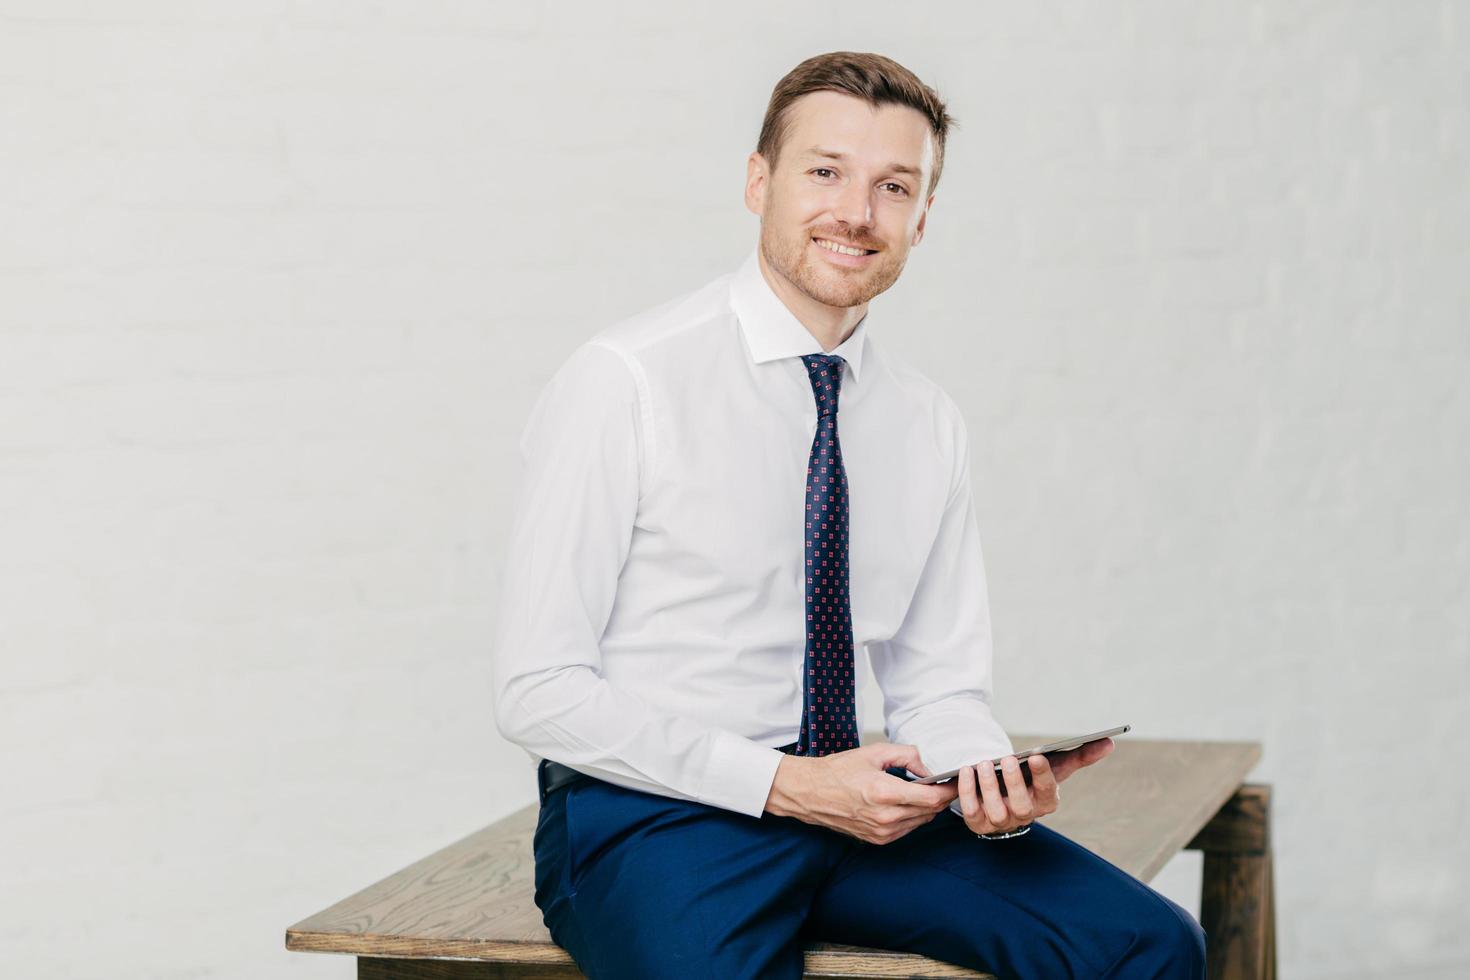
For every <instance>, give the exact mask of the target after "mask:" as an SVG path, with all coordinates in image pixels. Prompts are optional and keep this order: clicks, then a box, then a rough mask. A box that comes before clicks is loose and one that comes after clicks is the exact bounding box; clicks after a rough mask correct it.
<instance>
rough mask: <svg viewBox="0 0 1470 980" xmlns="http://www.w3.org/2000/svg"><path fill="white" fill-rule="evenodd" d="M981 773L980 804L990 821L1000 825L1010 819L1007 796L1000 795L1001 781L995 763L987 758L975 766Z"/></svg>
mask: <svg viewBox="0 0 1470 980" xmlns="http://www.w3.org/2000/svg"><path fill="white" fill-rule="evenodd" d="M975 768H976V769H978V770H979V773H980V806H981V807H982V808H983V809H984V810H985V816H986V817H988V818H989V820H990V822H991V823H993V824H995V825H997V826H999V825H1000V824H1003V823H1005V822H1006V821H1007V820H1009V819H1010V816H1011V812H1010V810H1008V809H1006V801H1005V798H1004V797H1002V796H1001V795H1000V783H999V782H998V781H997V780H996V778H995V764H994V763H993V762H991V761H990V760H989V759H986V760H985V761H984V762H982V763H980V765H978V766H976V767H975Z"/></svg>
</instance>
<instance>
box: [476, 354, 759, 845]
mask: <svg viewBox="0 0 1470 980" xmlns="http://www.w3.org/2000/svg"><path fill="white" fill-rule="evenodd" d="M638 379H639V376H638V374H637V373H636V372H635V371H634V370H633V367H632V366H631V365H630V364H629V363H628V361H627V360H625V357H624V355H623V354H622V353H621V352H620V351H618V350H616V349H614V348H612V347H609V346H606V345H602V344H599V343H596V342H592V341H589V342H587V343H584V344H583V345H582V346H580V347H578V348H577V349H576V350H575V351H574V352H573V353H572V354H571V356H570V357H569V358H568V359H567V360H566V361H565V362H564V363H563V364H562V366H561V367H560V368H559V369H558V370H557V372H556V373H555V374H554V375H553V377H552V378H551V380H550V381H549V382H548V383H547V385H546V387H545V388H544V389H543V390H542V392H541V394H540V396H539V397H538V399H537V401H536V403H535V405H534V407H533V408H532V411H531V416H530V419H529V421H528V422H527V424H526V427H525V429H524V431H523V433H522V436H521V440H520V455H521V460H522V464H523V470H522V474H521V479H520V482H519V485H518V489H517V493H516V500H515V505H514V506H515V512H514V518H513V520H512V523H511V529H510V535H509V542H508V548H507V557H506V562H505V566H504V584H503V586H502V588H501V603H500V611H499V621H498V624H497V628H496V639H495V646H494V651H493V654H492V664H491V677H492V686H493V695H494V710H495V722H496V727H497V729H498V730H499V731H500V733H501V735H503V736H504V737H505V738H507V739H508V740H510V741H512V742H515V743H517V744H519V745H521V746H522V747H524V748H525V749H526V750H527V751H529V752H531V753H533V754H535V755H537V756H541V757H543V758H548V759H553V760H555V761H557V762H561V763H563V764H565V765H569V766H572V767H573V768H576V769H578V770H580V771H582V772H586V773H588V774H590V775H593V776H596V777H597V778H600V779H603V780H605V781H607V782H610V783H614V784H617V785H620V786H624V787H627V788H630V789H636V790H641V791H644V792H648V793H654V794H658V795H662V796H669V797H675V798H679V799H688V800H695V801H698V802H703V803H708V804H711V805H713V806H718V807H723V808H725V809H729V810H734V811H737V812H740V813H746V814H749V815H751V816H757V817H758V816H760V814H761V813H762V812H764V810H765V803H766V799H767V797H768V795H769V793H770V788H771V784H772V782H773V780H774V778H775V774H776V768H777V767H778V766H779V764H780V761H781V758H782V754H781V752H780V751H779V750H777V749H774V748H770V747H768V746H764V745H761V744H759V743H757V742H755V741H753V740H751V739H749V738H746V737H745V736H743V735H740V734H738V733H736V732H733V731H728V730H725V729H721V728H715V727H711V726H708V725H705V724H702V723H701V722H699V721H697V720H695V719H693V718H689V717H685V716H682V715H678V714H673V713H669V712H668V711H666V710H661V709H656V708H654V707H653V706H652V705H650V704H649V703H648V702H647V701H646V700H644V699H643V698H640V697H639V696H638V694H637V692H636V691H633V690H626V689H622V688H620V687H617V686H614V685H612V684H610V683H608V681H607V680H605V679H604V678H603V677H602V673H601V664H602V658H601V652H600V649H599V640H600V638H601V636H602V633H603V631H604V630H605V629H606V627H607V623H608V620H609V618H610V616H611V615H612V611H613V606H614V601H615V598H616V593H617V585H618V577H619V574H620V572H621V570H622V567H623V564H624V562H625V561H626V560H627V557H628V553H629V548H630V545H631V542H632V535H633V527H634V519H635V517H636V515H637V511H638V501H639V488H640V468H641V467H642V466H643V465H646V460H645V444H646V442H645V438H644V432H643V427H644V426H645V425H647V422H646V420H645V415H644V413H643V402H642V400H641V398H640V392H639V384H638Z"/></svg>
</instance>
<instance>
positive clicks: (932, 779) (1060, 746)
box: [911, 725, 1133, 787]
mask: <svg viewBox="0 0 1470 980" xmlns="http://www.w3.org/2000/svg"><path fill="white" fill-rule="evenodd" d="M1132 727H1133V726H1132V725H1119V726H1118V727H1117V728H1109V729H1106V730H1104V731H1100V732H1093V733H1092V734H1091V735H1076V736H1074V737H1072V738H1064V739H1062V740H1061V741H1059V742H1048V743H1047V744H1046V745H1037V746H1034V747H1033V748H1029V749H1022V750H1021V751H1020V752H1017V753H1015V756H1016V761H1018V762H1021V761H1024V760H1025V758H1026V757H1027V756H1028V755H1046V754H1047V753H1048V752H1066V751H1067V750H1068V749H1075V748H1077V747H1078V746H1080V745H1086V744H1087V743H1088V742H1096V741H1097V740H1098V739H1103V738H1112V737H1113V736H1114V735H1122V734H1123V733H1124V732H1126V731H1128V730H1129V729H1131V728H1132ZM976 765H979V763H976ZM959 774H960V770H959V769H951V770H950V771H949V772H940V773H935V774H934V775H933V776H924V777H922V778H920V779H914V780H911V782H915V783H943V782H947V781H948V780H951V779H953V778H954V777H956V776H958V775H959ZM1021 776H1022V777H1023V778H1024V779H1025V780H1026V783H1027V785H1030V783H1031V767H1030V766H1026V765H1023V766H1022V767H1021ZM995 778H996V779H998V780H1000V781H1001V786H1002V787H1004V786H1005V779H1004V777H1003V776H1002V775H1001V769H1000V764H999V763H996V766H995Z"/></svg>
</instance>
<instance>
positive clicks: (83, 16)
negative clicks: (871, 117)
mask: <svg viewBox="0 0 1470 980" xmlns="http://www.w3.org/2000/svg"><path fill="white" fill-rule="evenodd" d="M1467 32H1470V14H1467V8H1466V6H1465V5H1464V4H1461V3H1455V2H1452V0H1442V2H1411V0H1403V2H1395V3H1382V2H1379V3H1373V2H1367V0H1363V2H1356V3H1348V2H1342V3H1335V4H1322V3H1308V2H1305V0H1299V2H1285V0H1282V2H1272V3H1255V4H1241V3H1232V2H1226V0H1210V2H1202V3H1196V4H1188V5H1185V4H1177V3H1164V2H1149V3H1144V2H1133V3H1117V4H1082V3H1066V4H1061V3H1033V4H996V3H986V4H973V3H959V2H946V3H931V4H925V5H922V6H919V7H907V8H894V7H892V6H891V5H884V4H876V3H871V2H865V0H864V2H857V0H855V2H852V3H849V4H846V5H843V6H842V7H840V8H831V7H810V8H793V7H791V6H790V5H789V4H777V3H762V4H757V5H755V7H754V9H750V5H742V6H739V7H730V8H728V9H723V8H722V9H719V10H715V9H713V8H710V7H708V5H697V4H679V3H657V4H654V3H645V4H639V5H635V6H633V7H631V8H629V7H628V6H627V5H622V6H619V5H613V4H603V3H577V4H569V3H564V2H558V3H555V4H550V3H548V4H534V3H525V4H494V5H479V4H453V3H442V4H428V3H422V2H420V3H412V4H410V3H406V2H398V3H388V4H373V5H357V4H346V3H342V4H331V3H306V4H297V3H286V2H276V3H262V2H256V3H250V4H227V3H207V4H197V3H166V2H155V3H147V2H141V0H139V2H132V3H114V4H89V3H62V2H56V0H47V2H34V0H33V2H29V3H26V2H14V0H5V2H0V177H3V179H0V228H3V233H0V656H3V666H4V671H3V674H0V760H3V761H0V767H3V768H0V776H3V783H0V785H3V786H4V787H5V791H4V793H3V794H0V842H3V843H0V868H3V870H4V877H5V879H6V887H5V888H3V889H0V960H3V965H4V972H5V973H7V974H15V975H34V976H66V977H92V976H96V977H101V976H109V977H111V976H131V977H149V978H186V977H187V978H197V977H242V978H243V977H254V976H262V975H270V976H284V975H288V974H290V975H298V976H302V977H327V976H337V977H342V978H345V977H348V976H350V975H351V973H352V967H351V964H350V962H349V961H348V960H346V959H343V958H331V957H311V956H303V955H299V954H288V953H286V952H284V950H283V949H282V937H283V932H284V928H285V926H286V925H288V924H290V923H292V922H294V921H296V920H297V919H298V918H301V917H303V916H305V915H306V914H308V913H311V912H314V911H316V910H317V909H318V908H320V907H322V906H324V905H325V904H327V903H329V902H331V901H334V900H336V899H337V898H340V897H342V896H343V895H344V894H346V893H347V892H349V891H351V890H354V889H356V888H358V887H360V886H362V885H364V884H366V883H368V882H369V881H371V880H374V879H376V878H377V877H379V876H381V875H383V874H386V873H388V872H390V871H392V870H395V869H396V868H398V867H400V866H401V865H403V864H405V863H407V862H408V861H410V860H412V859H415V858H417V857H419V856H421V855H422V854H423V853H425V852H426V851H428V850H429V849H432V848H435V847H438V846H441V845H443V844H446V843H448V842H450V841H451V840H454V839H456V838H458V837H459V836H461V835H463V834H464V833H467V832H469V831H471V830H473V829H475V828H477V827H479V826H481V825H483V824H484V823H486V822H488V821H490V820H492V819H494V818H496V817H498V816H500V815H502V814H504V813H507V812H509V811H510V810H513V809H515V808H518V807H520V806H522V805H524V804H526V803H528V802H530V801H531V800H532V799H533V798H534V780H533V776H532V774H531V772H530V770H529V765H528V763H527V761H526V759H525V757H524V755H523V753H522V752H521V750H520V749H519V748H517V747H515V746H511V745H507V744H505V743H504V742H502V741H501V740H500V739H499V738H498V736H497V735H496V733H495V729H494V725H493V722H492V719H491V717H490V716H489V713H488V712H489V699H488V675H487V668H486V659H487V657H486V654H487V646H488V643H489V641H490V638H491V634H492V628H493V621H494V615H495V609H494V605H495V600H496V597H497V595H498V592H499V585H498V582H499V577H500V575H501V574H503V572H504V569H503V567H502V565H501V554H502V547H501V546H502V543H503V540H504V535H505V532H506V530H507V528H508V523H509V518H510V515H509V513H508V511H507V508H508V506H509V503H510V500H511V493H512V490H513V480H514V476H515V471H514V444H515V438H516V436H517V435H518V434H519V431H520V428H521V425H522V424H523V422H524V419H525V415H526V412H527V411H528V409H529V406H530V401H531V399H532V398H533V397H534V395H535V393H536V391H537V390H538V388H539V386H540V384H541V383H542V382H543V381H544V379H545V378H546V377H547V376H548V375H549V373H550V372H551V370H552V369H553V368H554V367H555V366H556V365H557V364H558V363H559V362H560V360H561V358H563V357H564V356H565V354H566V353H567V352H568V351H569V350H570V349H571V348H572V347H573V346H574V345H575V344H576V343H577V342H578V341H579V340H580V339H581V338H583V337H584V336H586V335H587V334H589V333H590V332H592V331H593V330H595V329H597V328H598V327H599V326H600V325H602V324H604V323H606V322H608V321H609V320H610V319H612V318H614V317H617V316H621V315H624V314H626V313H630V312H632V311H634V310H637V309H639V308H642V307H644V306H647V305H651V304H653V303H656V302H659V301H661V300H663V299H665V298H667V297H668V296H670V295H672V294H673V293H674V292H677V291H681V290H684V289H687V288H691V287H692V286H694V285H697V284H698V283H700V282H703V281H705V280H706V279H707V278H708V277H710V276H712V275H715V274H716V273H718V272H720V271H724V270H726V269H728V268H731V267H733V264H734V263H735V262H736V261H738V259H739V256H740V255H741V254H742V252H743V251H744V250H745V249H746V248H747V247H748V246H749V244H750V242H751V241H752V238H753V236H754V234H755V228H756V225H755V219H754V218H753V217H752V216H750V215H748V214H747V213H746V212H745V211H744V210H743V208H742V206H741V201H740V193H741V182H742V180H743V176H744V163H743V160H744V155H745V154H746V153H747V152H748V151H749V149H750V148H751V146H752V144H753V142H754V139H755V136H756V132H757V129H758V126H759V122H760V113H761V111H762V109H763V108H764V105H765V100H766V98H767V97H768V96H769V92H770V87H771V85H772V84H774V82H775V81H776V79H777V78H779V77H780V75H781V74H782V73H784V72H785V71H786V70H787V69H788V68H790V67H791V66H792V65H794V64H795V63H796V62H797V61H799V60H800V59H801V58H803V57H806V56H807V55H810V54H813V53H816V52H819V51H824V50H832V49H836V48H855V49H859V50H877V51H882V52H884V53H887V54H889V55H891V56H893V57H896V58H898V59H899V60H900V61H903V62H904V63H906V64H908V65H909V66H910V67H912V68H913V69H914V70H916V71H917V72H918V73H919V74H920V75H921V76H923V77H924V78H926V79H927V80H929V81H930V82H932V83H933V84H935V85H936V86H937V87H938V88H939V89H940V91H941V93H942V94H943V95H944V96H945V97H946V98H948V99H949V100H950V105H951V109H952V111H953V112H954V114H955V115H956V116H957V117H958V118H959V119H960V129H959V130H958V131H957V132H956V133H955V135H954V137H953V138H952V141H951V145H950V150H949V156H948V158H947V161H946V168H945V177H944V183H943V185H942V187H941V189H940V194H939V198H938V200H937V202H936V205H935V211H934V212H933V214H932V215H931V219H930V223H929V234H928V236H927V237H926V240H925V243H924V245H923V246H921V247H920V249H919V250H917V251H916V252H915V253H914V257H913V261H912V262H911V263H910V267H909V268H908V270H906V272H905V275H904V278H903V279H902V281H901V282H900V283H899V285H898V286H897V287H895V289H894V290H893V291H892V292H890V293H889V294H887V295H885V296H883V297H881V298H880V299H879V300H878V301H877V303H875V305H874V324H875V330H877V331H878V336H880V337H881V338H882V340H883V341H884V342H886V343H888V344H889V345H891V346H892V347H893V348H895V349H896V350H898V351H900V352H902V353H903V354H905V355H907V356H908V357H911V358H912V359H914V360H916V361H917V362H919V363H920V364H922V365H924V366H926V367H927V368H928V369H929V370H930V372H931V373H932V374H933V376H934V377H936V378H937V379H938V380H939V381H940V382H941V383H943V384H944V385H945V386H946V387H947V388H948V389H949V390H950V391H951V392H952V393H953V394H954V395H955V397H956V399H957V400H958V401H959V402H960V404H961V405H962V407H963V408H964V409H965V411H966V413H967V415H968V417H969V419H970V423H971V430H972V441H973V445H974V450H975V468H976V485H977V490H978V494H979V501H980V506H981V511H982V514H981V517H982V534H983V536H984V539H985V547H986V558H987V565H988V569H989V573H990V577H991V601H992V605H993V609H994V616H995V624H996V646H997V679H998V684H999V692H998V693H999V699H1000V700H999V705H1000V713H1001V716H1002V719H1003V720H1004V721H1005V722H1006V723H1007V724H1008V725H1009V726H1010V727H1012V728H1013V729H1017V730H1040V729H1072V728H1080V727H1083V726H1088V725H1092V724H1099V725H1101V724H1107V723H1111V722H1114V721H1117V720H1126V721H1129V722H1131V723H1132V724H1133V725H1134V726H1135V729H1136V731H1137V734H1138V735H1140V736H1152V737H1164V736H1179V737H1188V736H1197V737H1209V738H1252V739H1261V740H1263V741H1264V742H1265V744H1266V759H1265V761H1264V763H1263V764H1262V766H1261V767H1260V769H1259V770H1258V773H1257V777H1258V778H1260V779H1262V780H1265V781H1270V782H1272V783H1274V784H1275V787H1276V797H1277V814H1276V830H1277V848H1278V857H1277V860H1278V869H1279V870H1278V882H1277V888H1278V899H1279V904H1280V912H1279V915H1280V925H1281V934H1280V955H1281V962H1282V969H1281V973H1282V975H1283V977H1285V978H1287V980H1307V978H1343V980H1346V978H1357V977H1369V976H1380V975H1386V974H1392V975H1395V976H1402V977H1418V978H1421V980H1423V978H1447V977H1450V976H1462V975H1465V973H1466V972H1467V971H1470V942H1467V940H1466V939H1465V936H1466V935H1467V928H1470V914H1467V912H1466V911H1465V910H1466V909H1467V908H1470V842H1467V836H1466V835H1465V833H1464V826H1465V823H1466V808H1467V804H1470V788H1467V781H1466V776H1465V775H1464V774H1465V772H1466V771H1467V768H1470V750H1467V748H1466V747H1465V746H1466V744H1467V743H1466V741H1465V740H1464V739H1463V738H1458V739H1457V736H1456V734H1455V733H1456V732H1458V731H1459V730H1460V727H1461V723H1462V719H1463V717H1464V716H1465V715H1466V714H1467V712H1470V693H1467V692H1470V578H1467V574H1466V568H1467V567H1470V518H1467V516H1466V512H1465V508H1464V506H1463V503H1462V499H1463V497H1464V495H1465V491H1464V488H1465V486H1466V480H1467V476H1470V398H1467V396H1466V390H1465V385H1464V379H1465V378H1466V377H1467V376H1470V322H1467V319H1470V318H1467V315H1466V312H1465V311H1466V309H1467V308H1470V287H1467V286H1466V283H1467V282H1470V277H1466V276H1465V274H1464V273H1465V269H1466V268H1467V267H1470V230H1467V229H1470V189H1467V180H1466V174H1467V173H1470V148H1467V147H1470V111H1467V105H1470V102H1467V93H1470V38H1467ZM608 243H612V244H611V246H609V244H608ZM691 244H693V245H694V246H696V247H691ZM699 246H702V247H699ZM1099 694H1101V697H1100V698H1099ZM865 702H866V703H865V707H867V708H868V709H869V710H870V711H871V710H876V708H877V698H876V692H873V691H869V692H868V696H867V697H866V698H865ZM871 720H873V719H870V721H871ZM1436 738H1440V739H1445V740H1446V745H1445V746H1444V747H1443V748H1441V749H1438V750H1434V751H1429V750H1421V751H1417V752H1414V751H1406V749H1409V748H1413V747H1416V746H1426V745H1428V744H1429V743H1430V742H1431V741H1432V740H1433V739H1436ZM1456 739H1457V740H1456ZM1160 884H1161V887H1164V888H1165V890H1166V891H1169V892H1170V893H1171V894H1174V895H1175V897H1177V898H1179V899H1180V900H1181V901H1185V902H1186V903H1189V904H1190V905H1191V907H1195V906H1196V905H1197V902H1196V901H1194V899H1193V898H1192V896H1191V895H1190V890H1191V889H1192V888H1195V887H1197V884H1198V864H1197V861H1195V862H1194V863H1193V864H1191V863H1190V857H1189V856H1185V857H1182V858H1180V859H1179V860H1178V861H1176V862H1175V863H1174V864H1173V865H1171V866H1170V868H1169V869H1167V870H1166V872H1165V874H1164V877H1163V878H1162V879H1161V880H1160Z"/></svg>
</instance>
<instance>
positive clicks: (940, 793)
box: [892, 776, 955, 810]
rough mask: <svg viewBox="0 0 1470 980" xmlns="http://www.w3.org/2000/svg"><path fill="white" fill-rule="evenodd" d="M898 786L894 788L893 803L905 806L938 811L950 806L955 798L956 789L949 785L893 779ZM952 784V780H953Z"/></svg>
mask: <svg viewBox="0 0 1470 980" xmlns="http://www.w3.org/2000/svg"><path fill="white" fill-rule="evenodd" d="M892 778H893V779H894V780H895V781H896V782H897V783H898V785H897V786H895V787H893V791H894V794H893V802H895V803H900V804H903V805H904V806H912V807H919V808H921V809H925V810H936V809H938V808H939V807H941V806H948V805H949V803H950V801H951V800H953V799H954V798H955V788H954V787H953V786H950V785H949V784H947V783H922V784H921V783H914V782H910V781H909V780H907V779H898V777H896V776H894V777H892ZM951 782H952V780H951Z"/></svg>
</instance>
